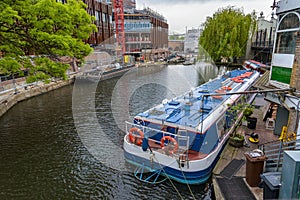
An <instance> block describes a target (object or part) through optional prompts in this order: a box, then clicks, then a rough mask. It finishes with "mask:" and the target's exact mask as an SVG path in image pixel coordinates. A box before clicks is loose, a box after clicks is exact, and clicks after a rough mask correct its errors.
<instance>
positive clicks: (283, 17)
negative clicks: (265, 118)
mask: <svg viewBox="0 0 300 200" xmlns="http://www.w3.org/2000/svg"><path fill="white" fill-rule="evenodd" d="M276 7H277V10H276V14H277V17H278V19H277V26H276V33H275V38H274V39H275V43H274V47H273V56H272V61H271V70H270V75H269V82H268V84H266V87H267V89H269V88H271V89H282V90H284V89H285V90H286V92H284V93H274V92H269V93H267V94H266V98H265V99H266V100H268V101H270V102H271V103H272V104H275V105H277V107H278V109H277V112H276V115H275V116H274V120H275V127H274V134H276V135H281V134H282V133H283V130H284V129H283V128H284V127H286V128H287V131H286V132H287V134H288V135H290V134H295V135H297V138H300V126H299V124H300V121H299V119H300V118H299V111H300V4H299V1H298V0H281V1H279V2H278V4H277V6H276Z"/></svg>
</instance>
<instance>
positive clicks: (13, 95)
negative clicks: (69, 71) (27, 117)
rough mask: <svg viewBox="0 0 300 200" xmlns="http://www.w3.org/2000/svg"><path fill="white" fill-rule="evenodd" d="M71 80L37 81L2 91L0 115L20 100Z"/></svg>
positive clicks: (66, 83)
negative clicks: (46, 82) (47, 82)
mask: <svg viewBox="0 0 300 200" xmlns="http://www.w3.org/2000/svg"><path fill="white" fill-rule="evenodd" d="M73 82H74V78H71V79H69V80H66V81H62V80H60V81H55V82H51V83H49V84H45V83H38V84H33V85H29V86H25V87H22V88H18V89H17V90H10V91H8V92H6V93H3V94H1V96H0V117H1V116H2V115H4V114H5V113H6V112H7V111H8V110H9V109H10V108H12V107H13V106H14V105H16V104H17V103H18V102H20V101H23V100H26V99H29V98H31V97H34V96H38V95H41V94H44V93H46V92H49V91H52V90H55V89H58V88H61V87H63V86H66V85H69V84H71V83H73Z"/></svg>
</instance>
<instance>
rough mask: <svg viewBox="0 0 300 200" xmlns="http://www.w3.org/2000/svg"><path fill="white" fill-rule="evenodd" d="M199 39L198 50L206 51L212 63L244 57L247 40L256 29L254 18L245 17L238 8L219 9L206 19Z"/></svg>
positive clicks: (253, 15) (252, 16)
mask: <svg viewBox="0 0 300 200" xmlns="http://www.w3.org/2000/svg"><path fill="white" fill-rule="evenodd" d="M203 27H204V30H203V33H202V34H201V36H200V38H199V49H201V48H203V49H205V50H206V51H207V53H208V54H209V55H210V57H211V58H212V59H213V60H214V61H218V60H221V58H226V59H232V58H235V57H236V58H238V57H241V56H243V55H245V52H246V46H247V41H248V39H249V38H250V37H251V36H252V35H253V33H254V31H255V28H256V16H255V14H254V12H253V13H252V14H248V15H245V14H244V13H243V10H242V9H240V8H233V7H227V8H221V9H219V10H218V11H217V12H216V13H214V15H213V17H209V18H207V20H206V22H205V23H204V24H203Z"/></svg>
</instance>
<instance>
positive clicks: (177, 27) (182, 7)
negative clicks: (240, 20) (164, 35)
mask: <svg viewBox="0 0 300 200" xmlns="http://www.w3.org/2000/svg"><path fill="white" fill-rule="evenodd" d="M136 3H137V8H138V9H143V8H144V7H150V8H151V9H152V10H154V11H157V12H158V13H160V14H162V15H163V16H164V17H165V18H166V19H167V21H168V24H169V32H170V33H174V32H175V33H184V32H185V30H186V26H187V28H188V29H191V28H198V27H199V26H200V25H201V24H202V23H203V22H205V19H206V17H207V16H212V15H213V13H214V12H216V11H217V10H218V9H219V8H224V7H227V6H235V7H237V8H243V9H244V13H246V14H248V13H251V12H252V11H253V10H255V11H256V12H257V15H259V13H260V12H261V11H263V13H264V16H265V17H266V18H267V19H270V17H271V13H272V9H271V8H270V6H271V5H272V4H273V0H136Z"/></svg>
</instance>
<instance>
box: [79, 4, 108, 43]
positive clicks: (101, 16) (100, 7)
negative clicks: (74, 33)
mask: <svg viewBox="0 0 300 200" xmlns="http://www.w3.org/2000/svg"><path fill="white" fill-rule="evenodd" d="M83 2H84V3H85V4H87V12H88V13H89V14H90V15H91V16H94V17H95V24H96V26H97V32H94V33H92V34H91V36H90V38H89V39H88V40H87V41H86V42H87V43H88V44H91V45H99V44H101V43H103V42H105V41H107V40H111V39H112V38H113V36H114V32H113V21H112V14H113V13H112V6H111V3H110V1H105V0H83Z"/></svg>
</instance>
